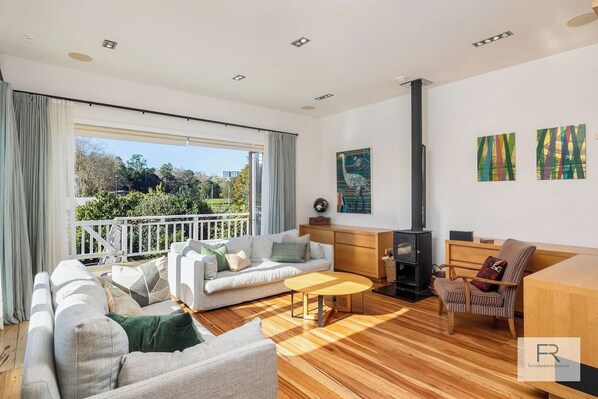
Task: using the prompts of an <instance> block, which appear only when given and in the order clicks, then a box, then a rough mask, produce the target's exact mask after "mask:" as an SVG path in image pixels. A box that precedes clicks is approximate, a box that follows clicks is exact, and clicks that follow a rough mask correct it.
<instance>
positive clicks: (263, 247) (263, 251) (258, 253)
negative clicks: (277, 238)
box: [251, 236, 274, 263]
mask: <svg viewBox="0 0 598 399" xmlns="http://www.w3.org/2000/svg"><path fill="white" fill-rule="evenodd" d="M273 243H274V240H273V239H272V236H255V237H253V240H251V263H261V262H264V261H268V260H270V256H272V244H273Z"/></svg>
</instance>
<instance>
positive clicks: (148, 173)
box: [126, 154, 160, 193]
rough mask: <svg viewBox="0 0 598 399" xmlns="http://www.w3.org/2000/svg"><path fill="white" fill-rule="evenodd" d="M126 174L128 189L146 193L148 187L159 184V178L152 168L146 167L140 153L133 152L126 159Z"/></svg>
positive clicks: (145, 162)
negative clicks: (129, 157)
mask: <svg viewBox="0 0 598 399" xmlns="http://www.w3.org/2000/svg"><path fill="white" fill-rule="evenodd" d="M126 175H127V180H128V183H129V186H128V188H129V191H140V192H142V193H147V192H148V191H149V189H150V188H155V187H156V186H157V185H158V184H160V178H159V177H158V175H156V173H155V169H154V168H148V167H147V161H146V159H145V158H144V157H143V155H140V154H134V155H132V156H131V159H129V160H128V161H127V166H126Z"/></svg>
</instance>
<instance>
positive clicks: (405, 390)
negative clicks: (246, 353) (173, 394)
mask: <svg viewBox="0 0 598 399" xmlns="http://www.w3.org/2000/svg"><path fill="white" fill-rule="evenodd" d="M295 300H296V304H295V305H296V306H297V310H299V306H300V303H299V298H296V299H295ZM360 300H361V298H360V296H357V295H356V296H355V297H354V298H353V305H354V306H355V307H356V310H357V311H361V305H360V304H361V302H360ZM311 307H312V309H314V310H315V308H316V303H315V302H312V304H311ZM289 309H290V296H289V295H288V294H285V295H279V296H275V297H270V298H265V299H262V300H257V301H253V302H248V303H244V304H240V305H236V306H232V307H228V308H224V309H218V310H213V311H209V312H204V313H194V317H195V318H197V320H199V321H200V322H201V323H202V324H204V325H205V326H206V327H207V328H209V329H210V330H211V331H212V332H214V333H215V334H221V333H222V332H225V331H228V330H231V329H233V328H235V327H238V326H241V325H243V324H244V323H246V322H247V321H250V320H252V319H254V318H255V317H260V318H261V319H262V321H263V330H264V333H265V335H266V336H267V337H269V338H272V339H273V340H274V341H275V342H276V343H277V348H278V359H279V360H278V375H279V378H278V381H279V386H278V387H279V397H280V398H293V399H295V398H484V399H486V398H545V397H546V395H545V394H543V393H542V392H540V391H537V390H534V389H533V388H532V387H530V386H528V385H526V384H524V383H520V382H518V381H517V375H516V357H517V346H516V345H517V343H516V340H513V339H511V338H510V333H509V329H508V326H507V322H506V321H504V320H503V321H499V322H498V323H497V325H496V328H495V326H494V322H493V321H492V319H491V318H484V317H474V316H463V315H458V316H457V317H456V326H455V335H453V336H449V335H448V334H447V332H446V328H447V316H446V313H445V314H444V316H442V317H439V316H438V315H437V313H436V312H437V304H436V297H432V298H428V299H426V300H423V301H421V302H418V303H408V302H402V301H399V300H396V299H393V298H389V297H385V296H382V295H378V294H374V293H366V312H365V313H366V314H365V315H359V314H351V315H349V316H345V315H344V314H339V315H338V316H336V315H335V316H333V317H332V318H331V319H330V320H329V322H328V324H327V325H326V326H325V327H324V328H317V327H316V324H315V322H314V321H305V322H304V321H303V320H301V319H291V317H290V312H289ZM516 322H517V331H518V333H519V334H521V333H522V328H523V327H522V324H523V323H522V320H521V319H519V318H518V319H517V320H516ZM26 339H27V323H21V324H19V325H9V326H5V328H4V330H3V331H2V332H1V335H0V350H1V351H2V353H1V355H0V399H6V398H18V397H19V387H20V381H21V371H22V365H23V353H24V348H25V343H26ZM190 397H192V396H190Z"/></svg>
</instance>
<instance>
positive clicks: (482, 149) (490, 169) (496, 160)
mask: <svg viewBox="0 0 598 399" xmlns="http://www.w3.org/2000/svg"><path fill="white" fill-rule="evenodd" d="M510 180H515V133H503V134H497V135H494V136H484V137H478V181H510Z"/></svg>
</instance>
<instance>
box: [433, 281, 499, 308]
mask: <svg viewBox="0 0 598 399" xmlns="http://www.w3.org/2000/svg"><path fill="white" fill-rule="evenodd" d="M434 289H435V290H436V292H437V293H438V296H439V297H440V298H441V299H442V301H443V302H444V303H458V304H464V303H465V285H464V283H463V280H461V279H459V280H449V279H446V278H437V279H436V280H434ZM469 289H470V293H471V304H472V305H478V306H495V307H500V306H502V303H503V296H502V295H501V294H499V293H498V292H496V291H489V292H484V291H480V290H479V289H478V288H477V287H475V286H473V285H471V284H469Z"/></svg>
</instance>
